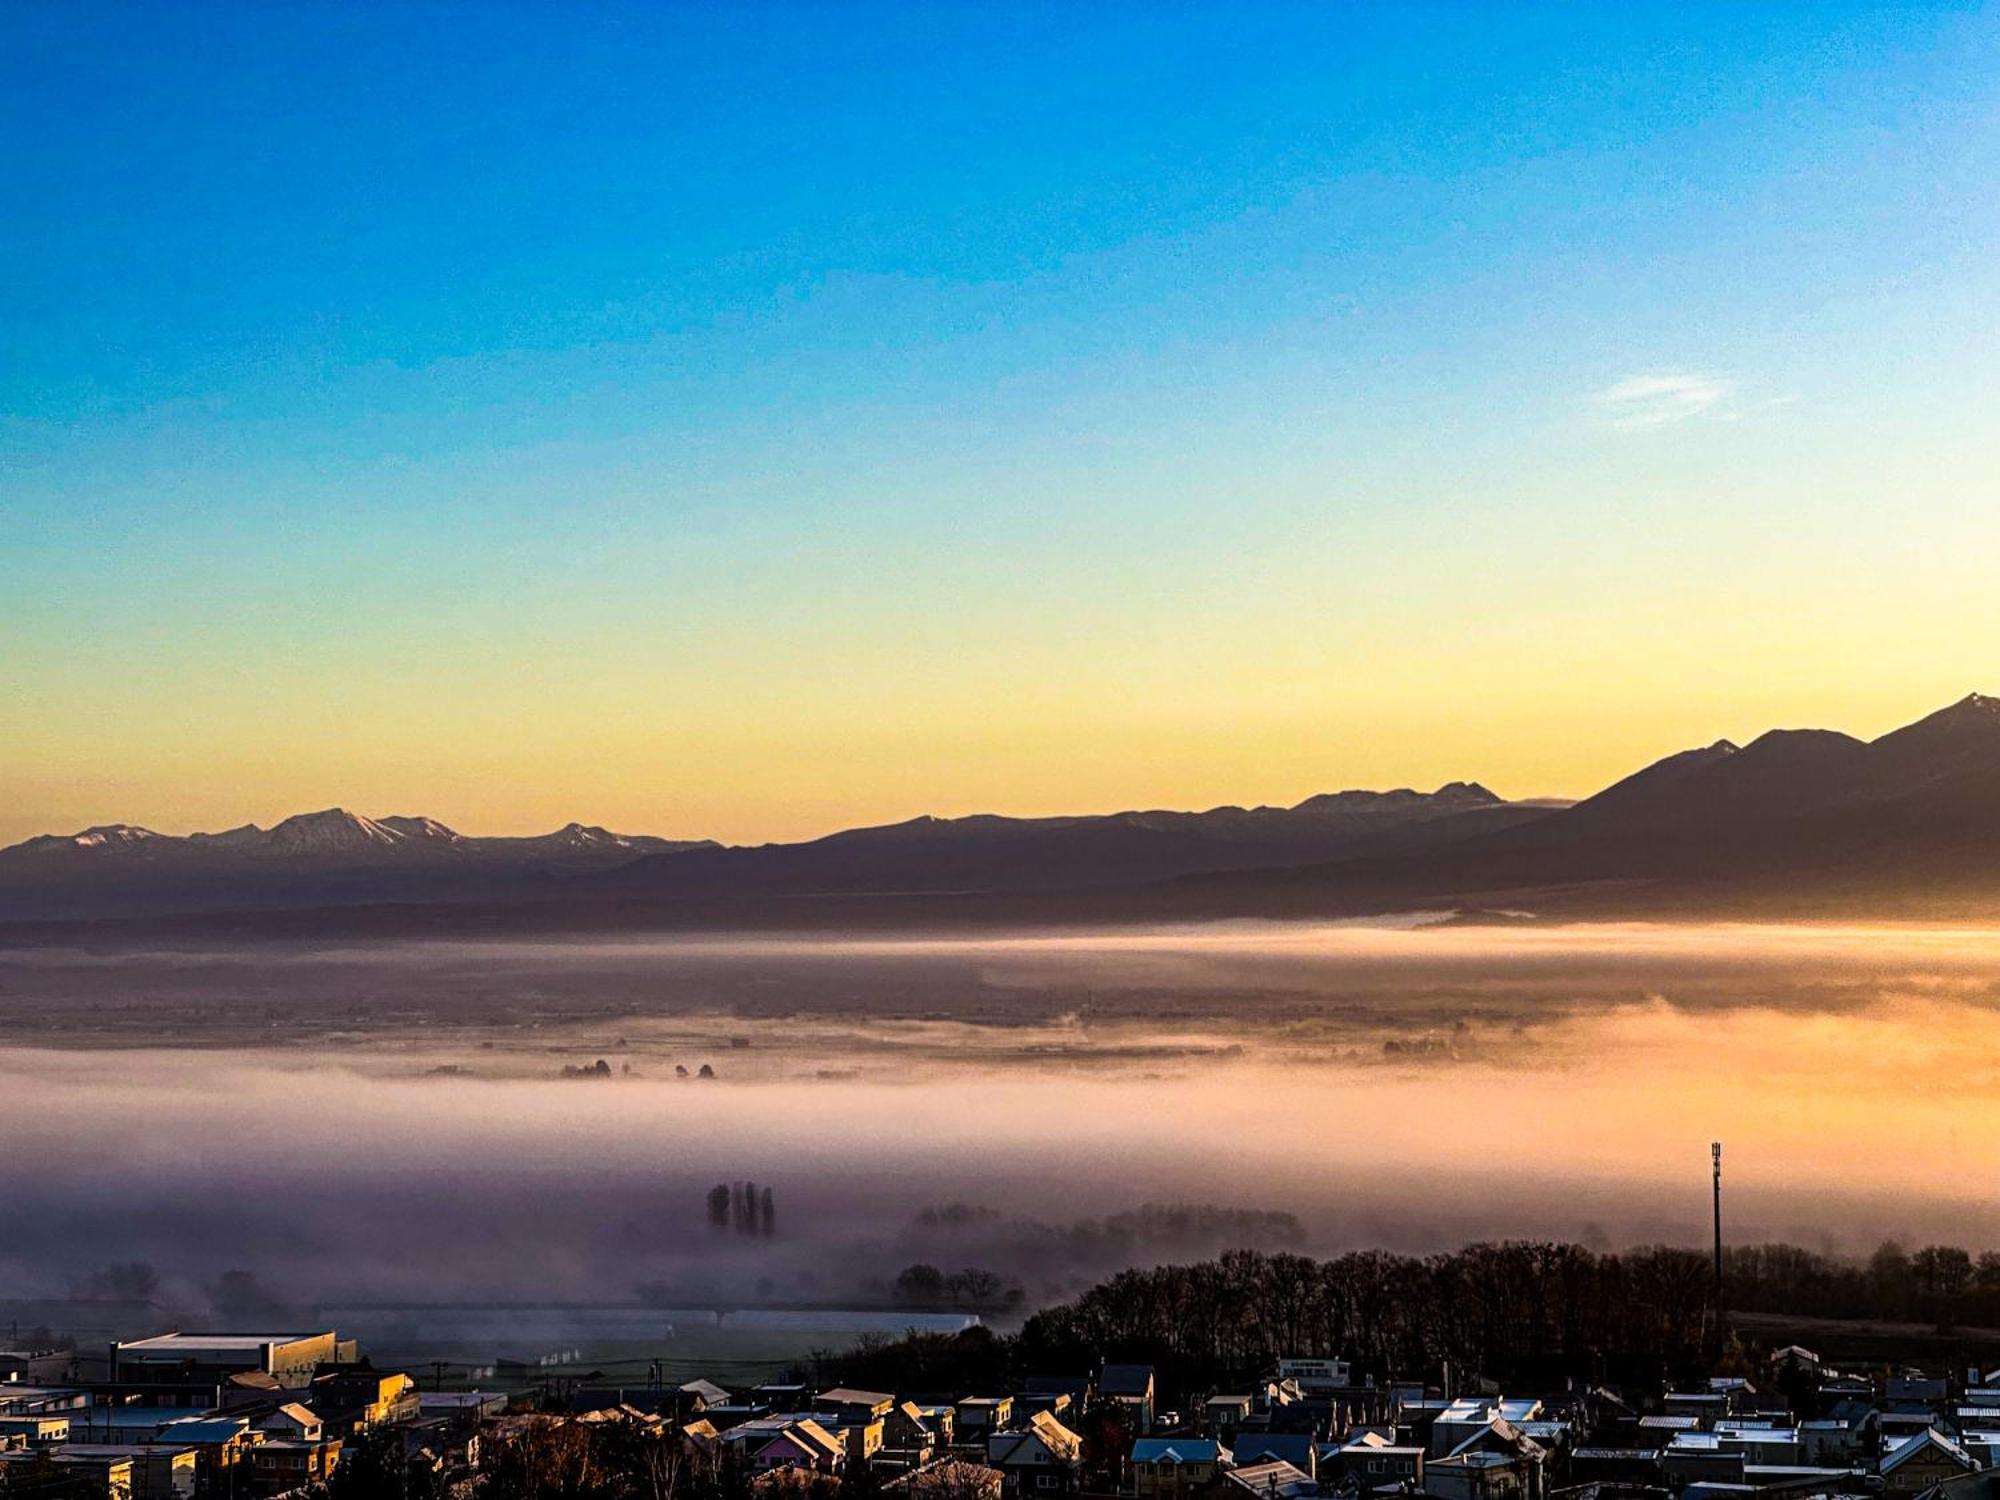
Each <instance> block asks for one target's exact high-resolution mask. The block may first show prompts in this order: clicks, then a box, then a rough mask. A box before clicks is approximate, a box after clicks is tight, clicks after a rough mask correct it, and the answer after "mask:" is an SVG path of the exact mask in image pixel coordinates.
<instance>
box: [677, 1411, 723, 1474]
mask: <svg viewBox="0 0 2000 1500" xmlns="http://www.w3.org/2000/svg"><path fill="white" fill-rule="evenodd" d="M681 1446H682V1447H683V1448H684V1449H686V1451H687V1456H688V1459H689V1461H690V1462H692V1463H695V1464H702V1465H706V1464H712V1463H714V1462H715V1460H716V1458H717V1456H718V1455H720V1453H721V1452H722V1436H721V1434H720V1433H718V1432H717V1431H716V1430H715V1424H714V1423H713V1422H711V1421H709V1420H708V1418H706V1417H697V1418H695V1420H694V1421H692V1422H683V1423H681Z"/></svg>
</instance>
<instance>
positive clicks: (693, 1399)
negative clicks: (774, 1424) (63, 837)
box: [674, 1380, 770, 1417]
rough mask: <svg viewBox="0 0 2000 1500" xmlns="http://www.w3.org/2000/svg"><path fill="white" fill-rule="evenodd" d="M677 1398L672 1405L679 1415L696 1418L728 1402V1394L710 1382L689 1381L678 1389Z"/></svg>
mask: <svg viewBox="0 0 2000 1500" xmlns="http://www.w3.org/2000/svg"><path fill="white" fill-rule="evenodd" d="M679 1398H680V1399H679V1400H677V1401H676V1402H675V1403H674V1404H675V1407H676V1408H677V1410H678V1413H679V1415H681V1416H684V1417H698V1416H700V1415H701V1414H702V1413H703V1412H705V1411H707V1410H708V1409H709V1408H710V1407H711V1406H721V1405H722V1404H723V1403H724V1402H726V1401H728V1399H729V1392H727V1391H725V1390H724V1389H723V1388H722V1387H721V1386H719V1385H717V1384H716V1383H715V1382H714V1381H712V1380H690V1381H689V1382H688V1383H687V1384H686V1385H683V1386H681V1387H680V1390H679ZM769 1409H770V1408H768V1407H766V1408H765V1410H767V1411H768V1410H769Z"/></svg>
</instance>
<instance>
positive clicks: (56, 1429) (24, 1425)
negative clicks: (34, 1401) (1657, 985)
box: [0, 1411, 69, 1448]
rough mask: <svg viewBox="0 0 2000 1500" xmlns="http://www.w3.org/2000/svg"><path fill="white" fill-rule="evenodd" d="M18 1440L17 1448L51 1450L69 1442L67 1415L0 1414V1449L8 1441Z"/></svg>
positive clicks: (48, 1412) (52, 1413) (53, 1412)
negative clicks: (57, 1445) (11, 1439)
mask: <svg viewBox="0 0 2000 1500" xmlns="http://www.w3.org/2000/svg"><path fill="white" fill-rule="evenodd" d="M10 1438H18V1439H19V1440H20V1444H19V1446H22V1447H26V1448H52V1447H54V1446H55V1445H56V1444H58V1443H66V1442H68V1441H69V1413H68V1412H62V1411H36V1412H0V1448H5V1447H7V1446H9V1444H8V1439H10Z"/></svg>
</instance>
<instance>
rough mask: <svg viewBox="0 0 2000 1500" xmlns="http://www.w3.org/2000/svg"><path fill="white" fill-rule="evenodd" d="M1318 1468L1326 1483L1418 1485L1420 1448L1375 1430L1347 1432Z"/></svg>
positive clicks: (1421, 1463)
mask: <svg viewBox="0 0 2000 1500" xmlns="http://www.w3.org/2000/svg"><path fill="white" fill-rule="evenodd" d="M1319 1472H1320V1473H1321V1474H1322V1475H1323V1476H1325V1477H1326V1479H1327V1481H1328V1482H1329V1483H1334V1484H1337V1483H1339V1482H1341V1481H1342V1480H1346V1479H1352V1480H1353V1481H1354V1483H1355V1485H1356V1487H1357V1488H1359V1489H1363V1490H1375V1489H1380V1488H1381V1487H1382V1486H1383V1485H1385V1484H1404V1483H1407V1484H1409V1485H1411V1486H1412V1487H1413V1488H1415V1489H1422V1488H1423V1487H1424V1450H1423V1449H1422V1448H1419V1447H1414V1446H1408V1445H1404V1444H1399V1443H1397V1442H1395V1441H1394V1440H1392V1439H1390V1438H1387V1437H1385V1436H1383V1435H1382V1434H1381V1433H1379V1432H1363V1433H1360V1434H1358V1435H1350V1436H1349V1438H1348V1440H1347V1441H1346V1442H1345V1443H1341V1444H1339V1445H1338V1446H1337V1447H1335V1448H1334V1449H1333V1450H1332V1456H1331V1461H1330V1462H1328V1463H1324V1464H1322V1465H1321V1468H1320V1470H1319Z"/></svg>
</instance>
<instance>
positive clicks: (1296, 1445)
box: [1236, 1432, 1316, 1469]
mask: <svg viewBox="0 0 2000 1500" xmlns="http://www.w3.org/2000/svg"><path fill="white" fill-rule="evenodd" d="M1266 1454H1269V1455H1270V1456H1271V1457H1272V1458H1282V1459H1283V1460H1284V1461H1285V1462H1286V1463H1288V1464H1296V1465H1298V1467H1299V1468H1301V1469H1304V1468H1306V1466H1307V1465H1309V1464H1311V1463H1313V1462H1314V1460H1315V1457H1316V1454H1315V1452H1314V1444H1313V1436H1312V1434H1311V1433H1309V1432H1239V1433H1237V1434H1236V1461H1237V1462H1238V1463H1239V1464H1254V1463H1256V1462H1258V1461H1259V1460H1260V1459H1262V1458H1263V1457H1264V1456H1265V1455H1266Z"/></svg>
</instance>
